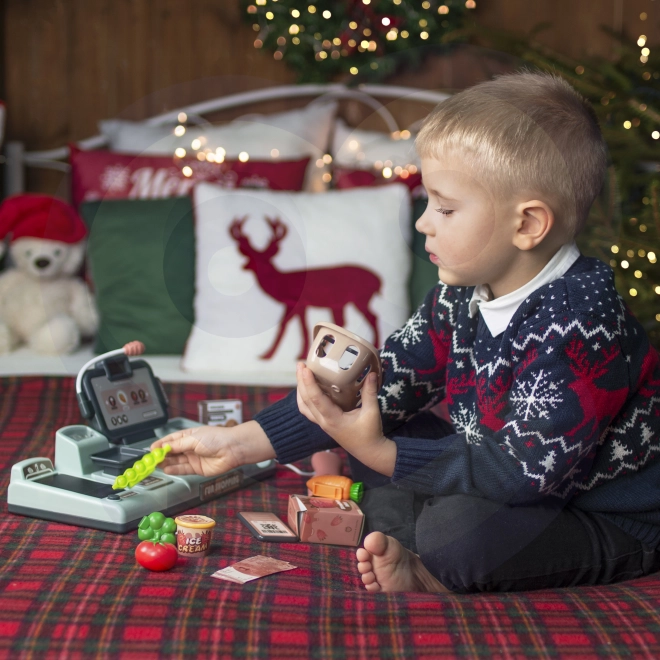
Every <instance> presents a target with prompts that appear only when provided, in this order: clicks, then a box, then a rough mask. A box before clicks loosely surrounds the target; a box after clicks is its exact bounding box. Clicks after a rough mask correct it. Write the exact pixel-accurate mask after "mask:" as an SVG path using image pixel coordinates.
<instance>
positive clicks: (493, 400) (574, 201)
mask: <svg viewBox="0 0 660 660" xmlns="http://www.w3.org/2000/svg"><path fill="white" fill-rule="evenodd" d="M416 144H417V149H418V152H419V154H420V157H421V159H422V174H423V179H424V186H425V187H426V190H427V192H428V195H429V204H428V208H427V210H426V212H425V213H424V215H423V216H422V217H421V218H420V219H419V220H418V222H417V229H418V230H419V231H421V232H422V233H423V234H425V235H426V249H427V251H428V252H429V254H430V259H431V261H432V262H433V263H434V264H436V265H437V266H438V273H439V277H440V282H439V284H438V286H437V287H436V288H434V289H433V290H432V291H430V292H429V293H428V295H427V297H426V299H425V301H424V303H423V304H422V305H421V306H420V308H419V309H418V310H417V311H416V312H415V314H414V316H413V317H412V318H411V319H410V320H409V321H408V323H407V324H406V325H405V326H404V327H403V328H402V329H401V330H399V331H397V332H395V333H394V334H393V335H391V336H390V337H389V339H387V341H386V342H385V345H384V347H383V349H382V350H381V359H382V363H383V369H384V382H383V386H382V388H381V390H380V392H378V393H377V392H376V386H375V375H374V374H370V377H369V378H368V379H367V381H366V383H365V386H364V388H363V390H364V391H363V397H362V398H363V405H362V407H361V408H359V409H358V410H355V411H352V412H350V413H343V412H342V411H341V410H340V409H339V408H338V407H336V406H335V405H334V404H333V403H332V402H331V401H330V399H329V398H328V397H326V396H324V395H323V394H322V392H321V391H320V389H319V388H318V386H317V384H316V382H315V380H314V378H313V375H312V374H311V372H310V371H309V370H308V369H306V368H305V367H304V366H303V365H299V366H298V388H297V392H296V393H292V394H291V395H290V396H288V397H287V398H286V399H284V400H283V401H281V402H279V403H277V404H275V405H273V406H271V407H270V408H267V409H265V410H263V411H261V413H259V414H258V415H257V416H256V418H255V420H254V421H251V422H247V423H246V424H243V425H241V426H239V427H235V428H234V429H216V428H206V427H203V428H202V429H199V430H198V429H189V430H186V431H182V432H180V433H176V434H173V435H172V436H170V437H168V438H164V439H162V440H160V441H158V442H156V443H154V445H153V446H158V445H160V444H163V443H164V442H169V443H170V444H171V445H172V450H173V452H172V453H173V454H176V455H175V456H173V457H172V458H171V459H170V460H169V467H167V469H166V471H168V472H169V473H171V474H176V473H179V474H190V473H193V472H195V473H198V474H205V475H206V474H215V473H217V472H222V471H226V470H228V469H231V468H233V467H235V466H237V465H240V464H242V463H247V462H257V461H261V460H264V459H266V458H270V457H277V458H278V459H279V460H280V462H285V463H287V462H291V461H295V460H298V459H300V458H302V457H304V456H307V455H309V454H310V453H312V452H314V451H317V450H319V449H323V448H328V447H332V446H337V444H338V445H340V446H341V447H343V448H344V449H346V451H347V452H348V453H349V460H350V464H351V470H352V473H353V477H354V478H356V479H359V480H362V481H364V482H365V485H366V488H367V490H366V494H365V498H364V500H363V502H362V504H361V507H362V508H363V510H364V511H365V514H366V520H367V524H368V529H369V530H370V531H371V533H370V534H368V535H367V536H366V538H365V540H364V547H363V548H360V549H358V551H357V559H358V570H359V572H360V573H361V575H362V581H363V583H364V584H365V586H366V589H367V590H369V591H381V590H382V591H431V592H433V591H435V592H440V591H447V590H449V591H455V592H473V591H495V590H498V591H507V590H522V589H539V588H551V587H562V586H573V585H577V584H606V583H609V582H613V581H616V580H621V579H625V578H632V577H637V576H640V575H645V574H648V573H650V572H653V571H655V570H658V569H660V552H658V551H657V548H658V546H659V545H660V458H659V455H658V454H659V450H660V442H659V437H660V435H659V433H658V432H659V431H660V416H659V415H658V414H657V412H656V410H655V408H657V403H658V402H659V401H660V366H659V360H658V355H657V353H656V351H655V350H654V349H653V348H652V347H651V346H650V344H649V341H648V339H647V337H646V336H645V333H644V331H643V329H642V327H641V326H640V324H639V323H638V322H637V321H636V320H635V319H634V317H633V316H632V315H631V313H630V311H629V310H628V309H627V308H626V306H625V305H624V303H623V301H622V300H621V298H619V296H618V295H617V293H616V290H615V288H614V284H613V277H612V272H611V270H610V269H609V267H607V266H605V265H604V264H602V263H601V262H599V261H597V260H595V259H589V258H586V257H583V256H581V255H580V253H579V252H578V250H577V247H576V246H575V243H574V242H573V239H574V236H575V235H576V233H577V232H578V231H579V230H580V228H581V226H582V225H583V223H584V222H585V220H586V218H587V215H588V212H589V208H590V206H591V204H592V202H593V200H594V198H595V197H596V195H597V194H598V192H599V190H600V188H601V185H602V182H603V176H604V173H605V169H606V165H607V150H606V146H605V143H604V141H603V138H602V135H601V133H600V129H599V127H598V122H597V119H596V116H595V114H594V112H593V109H592V108H591V107H590V106H589V104H588V103H587V102H586V101H585V100H584V99H583V98H582V97H581V96H580V95H579V94H577V93H576V92H575V91H574V90H573V89H572V88H571V87H570V85H568V83H566V82H564V81H563V80H562V79H560V78H559V77H555V76H552V75H549V74H541V73H529V72H524V73H518V74H512V75H507V76H501V77H498V78H497V79H495V80H493V81H488V82H485V83H481V84H479V85H476V86H475V87H472V88H470V89H467V90H465V91H463V92H461V93H459V94H456V95H455V96H453V97H452V98H450V99H448V100H447V101H444V102H443V103H441V104H439V105H438V106H437V107H436V108H435V109H434V110H433V112H432V113H431V114H430V115H429V116H428V117H427V119H426V121H425V123H424V125H423V127H422V129H421V131H420V134H419V136H418V138H417V143H416ZM443 398H446V401H447V403H448V406H449V411H450V416H451V420H452V425H450V424H448V423H446V422H444V421H443V420H441V419H439V418H437V417H436V416H434V415H432V414H431V413H428V412H424V411H426V410H427V409H428V408H430V407H431V406H433V405H434V404H435V403H436V402H438V401H440V400H442V399H443ZM301 413H302V414H301Z"/></svg>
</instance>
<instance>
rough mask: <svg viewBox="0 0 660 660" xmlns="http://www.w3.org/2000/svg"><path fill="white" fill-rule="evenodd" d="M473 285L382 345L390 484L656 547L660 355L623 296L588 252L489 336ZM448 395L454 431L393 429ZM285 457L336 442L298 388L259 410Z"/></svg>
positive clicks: (438, 301)
mask: <svg viewBox="0 0 660 660" xmlns="http://www.w3.org/2000/svg"><path fill="white" fill-rule="evenodd" d="M473 290H474V288H473V287H450V286H446V285H444V284H442V283H439V284H438V286H436V287H435V288H434V289H433V290H431V291H430V292H429V293H428V295H427V296H426V299H425V301H424V302H423V303H422V305H421V306H420V307H419V309H418V310H417V311H416V312H415V314H414V315H413V316H412V318H411V319H410V320H409V321H408V322H407V323H406V325H404V326H403V327H402V328H401V329H400V330H398V331H397V332H395V333H394V334H392V335H391V336H390V337H389V338H388V339H387V341H386V342H385V345H384V347H383V349H382V350H381V360H382V364H383V370H384V382H383V387H382V389H381V390H380V392H379V397H378V398H379V401H380V406H381V413H382V419H383V428H384V431H385V435H386V436H387V437H389V438H392V439H393V440H394V442H395V443H396V445H397V457H396V464H395V469H394V474H393V475H392V481H393V482H394V483H397V484H398V485H400V486H403V487H406V488H410V489H412V490H415V491H418V492H421V493H428V494H429V495H449V494H455V493H464V494H469V495H475V496H480V497H485V498H488V499H491V500H494V501H498V502H506V503H508V504H511V505H533V504H536V503H545V504H556V505H559V506H561V505H563V504H565V503H566V502H568V501H569V500H570V502H571V504H572V505H573V506H576V507H578V508H580V509H583V510H586V511H591V512H596V513H600V514H603V515H605V516H607V517H608V518H609V519H610V520H612V521H613V522H615V523H616V524H617V525H619V527H621V528H622V529H624V531H626V532H628V533H629V534H631V535H633V536H635V537H636V538H638V539H639V540H641V541H643V542H645V543H647V544H648V545H650V546H652V547H658V545H660V406H658V403H660V360H659V358H658V354H657V352H656V351H655V349H654V348H653V347H652V346H651V345H650V344H649V341H648V338H647V336H646V333H645V332H644V330H643V328H642V327H641V325H640V324H639V322H638V321H637V320H636V319H635V318H634V317H633V315H632V314H631V312H630V311H629V309H628V308H627V307H626V305H625V303H624V301H623V300H622V299H621V297H620V296H619V295H618V294H617V292H616V289H615V287H614V278H613V274H612V271H611V269H610V268H609V267H608V266H606V265H605V264H603V263H602V262H600V261H598V260H597V259H591V258H587V257H584V256H581V257H579V258H578V259H577V261H576V262H575V263H574V264H573V265H572V266H571V268H570V269H569V270H568V271H567V272H566V273H565V274H564V275H563V276H562V277H560V278H558V279H556V280H554V281H553V282H551V283H549V284H546V285H544V286H541V287H539V288H538V289H537V290H536V291H534V293H533V294H531V295H530V296H529V297H528V298H527V299H526V300H525V301H524V302H523V303H522V304H521V305H520V307H519V308H518V309H517V311H516V313H515V314H514V316H513V318H512V319H511V322H510V323H509V325H508V327H507V328H506V330H505V331H504V332H503V333H501V334H499V335H498V336H497V337H493V336H492V335H491V333H490V331H489V329H488V327H487V326H486V324H485V322H484V321H483V318H482V317H481V314H477V315H476V316H475V317H470V314H469V309H468V305H469V302H470V299H471V297H472V292H473ZM442 399H446V401H447V403H448V407H449V412H450V417H451V421H452V424H453V427H454V431H455V433H454V434H451V435H448V436H445V437H442V438H437V439H435V440H429V439H421V438H409V437H398V436H397V434H396V429H397V428H398V427H400V426H401V425H402V424H404V423H405V422H406V421H407V420H409V419H410V418H411V417H413V416H414V415H415V414H416V413H418V412H420V411H422V410H425V409H428V408H429V407H431V406H433V405H434V404H435V403H437V402H438V401H441V400H442ZM255 419H256V420H257V421H258V422H259V424H260V425H261V426H262V427H263V429H264V431H265V432H266V434H267V435H268V437H269V439H270V441H271V443H272V444H273V447H274V448H275V451H276V454H277V457H278V460H279V461H280V462H286V463H288V462H292V461H295V460H298V459H300V458H303V457H304V456H308V455H309V454H310V453H312V452H314V451H317V450H318V449H321V448H327V447H330V446H333V441H332V439H331V438H329V436H327V435H326V434H325V433H324V432H323V431H322V430H321V429H320V428H319V427H318V426H317V425H316V424H313V423H312V422H309V421H308V420H307V419H306V418H305V417H304V416H303V415H302V414H300V413H299V411H298V408H297V404H296V399H295V396H294V393H292V394H291V395H290V396H288V397H287V398H286V399H284V400H283V401H281V402H278V403H277V404H275V405H273V406H271V407H269V408H267V409H265V410H263V411H261V412H260V413H259V414H258V415H257V416H256V417H255Z"/></svg>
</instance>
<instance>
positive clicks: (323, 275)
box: [229, 216, 381, 360]
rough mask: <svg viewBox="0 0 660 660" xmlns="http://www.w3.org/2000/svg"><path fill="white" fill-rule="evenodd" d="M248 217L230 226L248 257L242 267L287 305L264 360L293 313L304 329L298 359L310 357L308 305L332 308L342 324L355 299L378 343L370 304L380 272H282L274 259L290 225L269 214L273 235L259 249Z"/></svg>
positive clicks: (355, 268) (345, 269)
mask: <svg viewBox="0 0 660 660" xmlns="http://www.w3.org/2000/svg"><path fill="white" fill-rule="evenodd" d="M246 220H247V216H245V217H242V218H238V219H236V220H234V221H233V222H232V223H231V225H230V227H229V232H230V233H231V235H232V237H233V238H234V240H236V241H237V243H238V249H239V250H240V252H241V254H243V255H245V256H246V257H247V258H248V260H247V263H245V265H244V266H243V268H244V269H245V270H251V271H253V272H254V274H255V275H256V276H257V280H258V282H259V285H260V286H261V288H262V289H263V290H264V292H265V293H267V294H268V295H269V296H270V297H271V298H274V299H275V300H277V301H278V302H281V303H282V304H283V305H285V306H286V308H285V310H284V315H283V316H282V319H281V320H280V326H279V330H278V333H277V337H276V338H275V341H274V343H273V345H272V346H271V347H270V348H269V349H268V350H267V351H266V352H265V353H264V354H263V355H262V356H260V357H261V359H262V360H269V359H270V358H272V357H273V355H274V354H275V351H276V350H277V347H278V346H279V343H280V341H281V340H282V337H283V335H284V331H285V329H286V326H287V324H288V323H289V321H290V320H291V319H292V318H293V317H294V316H298V317H299V318H300V323H301V325H302V333H303V348H302V351H301V352H300V355H299V356H298V359H304V358H306V357H307V352H308V350H309V333H308V331H307V323H306V321H305V312H306V311H307V308H308V307H326V308H329V309H330V311H331V312H332V316H333V319H334V322H335V323H336V324H337V325H340V326H343V325H344V307H345V306H346V305H347V304H348V303H353V304H354V305H355V306H356V307H357V308H358V309H359V310H360V312H362V314H364V316H365V318H366V319H367V321H368V322H369V324H370V325H371V327H372V328H373V329H374V341H373V343H374V344H375V345H376V346H378V328H377V326H376V321H377V319H376V315H375V314H373V313H372V312H371V311H370V309H369V307H368V305H369V302H370V301H371V299H372V298H373V296H374V294H376V293H378V292H379V291H380V285H381V282H380V278H379V277H378V275H376V274H375V273H373V272H371V271H370V270H367V269H366V268H360V267H359V266H338V267H337V268H314V269H310V270H295V271H291V272H287V273H283V272H281V271H279V270H277V268H275V266H274V265H273V264H272V259H273V257H274V256H275V255H276V254H277V252H278V251H279V247H280V246H279V244H280V241H281V240H282V239H283V238H284V237H285V236H286V234H287V226H286V225H285V224H284V223H282V222H281V221H280V219H279V218H269V217H266V221H267V222H268V224H269V225H270V228H271V230H272V234H273V235H272V238H271V241H270V243H269V245H268V247H267V248H266V249H265V250H263V251H261V252H260V251H259V250H255V248H253V247H252V245H250V241H249V239H248V237H247V236H246V235H245V234H244V233H243V224H244V223H245V221H246Z"/></svg>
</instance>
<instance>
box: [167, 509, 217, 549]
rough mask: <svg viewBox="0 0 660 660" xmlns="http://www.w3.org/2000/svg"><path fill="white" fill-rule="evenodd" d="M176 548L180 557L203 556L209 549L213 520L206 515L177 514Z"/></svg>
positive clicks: (213, 525)
mask: <svg viewBox="0 0 660 660" xmlns="http://www.w3.org/2000/svg"><path fill="white" fill-rule="evenodd" d="M174 522H175V523H176V549H177V550H178V551H179V555H181V556H182V557H205V556H206V555H207V554H208V553H209V550H210V549H211V537H212V536H213V528H214V527H215V520H213V518H209V517H208V516H200V515H198V514H187V515H183V516H177V517H176V518H175V519H174Z"/></svg>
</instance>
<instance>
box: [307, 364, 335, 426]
mask: <svg viewBox="0 0 660 660" xmlns="http://www.w3.org/2000/svg"><path fill="white" fill-rule="evenodd" d="M302 378H303V381H304V383H305V387H306V390H307V399H306V401H305V402H306V403H307V405H308V406H309V408H310V409H311V410H312V412H313V413H314V415H315V416H316V417H317V418H319V417H320V418H323V419H326V420H331V419H332V418H333V417H335V416H336V415H337V414H338V413H339V414H342V412H341V409H340V408H339V406H337V405H336V404H335V403H334V402H333V401H332V399H331V398H330V397H329V396H327V395H326V394H325V393H324V392H323V390H322V389H321V388H320V387H319V385H318V383H317V382H316V378H315V377H314V374H313V373H312V372H311V371H310V370H309V369H307V368H306V367H305V368H304V369H303V373H302Z"/></svg>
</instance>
